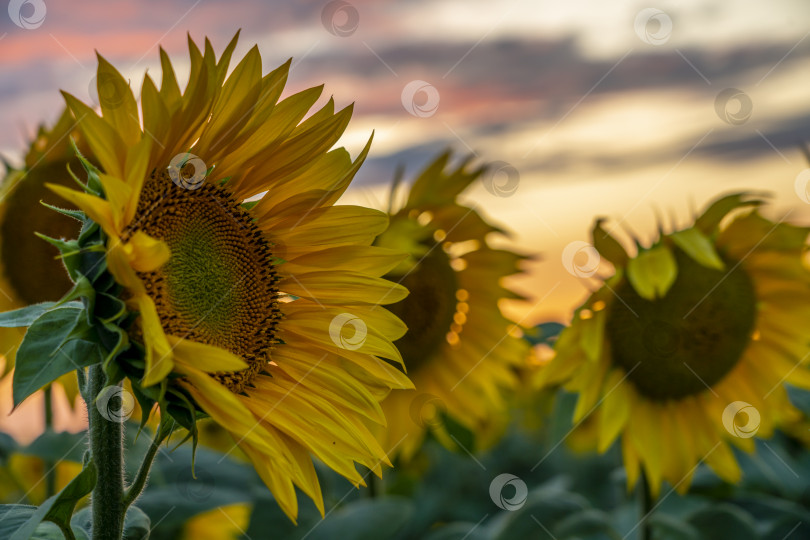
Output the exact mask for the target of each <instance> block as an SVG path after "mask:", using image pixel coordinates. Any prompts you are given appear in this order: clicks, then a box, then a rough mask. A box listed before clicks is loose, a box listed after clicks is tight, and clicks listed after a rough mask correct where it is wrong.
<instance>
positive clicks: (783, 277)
mask: <svg viewBox="0 0 810 540" xmlns="http://www.w3.org/2000/svg"><path fill="white" fill-rule="evenodd" d="M760 204H762V201H760V200H753V199H751V196H750V195H749V194H745V193H743V194H734V195H729V196H726V197H722V198H720V199H718V200H716V201H714V202H713V203H712V204H711V205H710V206H709V207H708V208H707V209H706V210H705V212H703V214H702V215H700V217H698V218H697V219H696V220H695V222H694V224H693V225H692V226H691V227H689V228H687V229H684V230H680V231H677V232H673V233H670V234H662V236H661V237H660V239H659V240H658V241H657V242H655V244H654V245H653V246H652V247H650V248H642V247H641V246H639V247H638V254H637V255H636V256H635V257H632V258H631V257H629V256H628V255H627V253H626V252H625V250H624V249H623V248H622V247H621V245H620V244H619V243H618V242H617V241H616V240H615V239H614V238H613V237H612V236H610V235H609V234H608V233H607V232H605V231H604V229H602V227H601V220H598V221H597V222H596V225H595V227H594V229H593V243H594V246H595V248H596V249H597V250H598V252H599V253H600V254H601V255H602V256H603V257H605V258H606V259H608V260H609V261H610V262H611V263H612V264H613V265H614V267H615V269H616V273H615V275H614V276H612V277H611V278H610V279H607V280H606V281H605V282H604V285H603V287H602V288H600V289H599V290H598V291H596V292H595V293H594V294H593V295H592V296H591V297H590V298H589V299H588V300H587V301H586V302H585V304H584V305H582V306H581V307H580V308H579V309H578V310H577V312H576V314H575V317H574V321H573V323H572V324H571V326H570V327H569V328H567V329H566V330H565V331H564V332H563V333H562V334H561V336H560V338H559V340H558V341H557V344H556V356H555V357H554V358H553V359H552V360H551V361H550V362H549V363H548V365H547V366H546V367H545V368H544V369H542V370H541V372H540V374H539V380H538V381H537V382H538V383H539V384H540V385H541V386H548V385H555V384H559V383H562V382H564V383H565V388H566V389H568V390H570V391H572V392H576V393H578V394H579V397H578V401H577V406H576V409H575V412H574V422H576V423H583V424H584V425H587V426H589V427H588V429H586V432H587V433H588V434H589V436H590V438H591V441H590V447H591V448H594V447H595V448H597V449H598V450H599V451H600V452H604V451H605V450H607V449H608V447H610V446H611V444H612V443H613V442H614V441H615V440H616V438H617V437H619V436H621V447H622V453H623V458H624V464H625V468H626V469H627V481H628V488H629V487H632V486H633V485H634V484H635V483H636V480H637V479H638V477H639V473H640V470H641V467H643V470H644V472H645V473H646V478H647V481H648V483H649V485H650V488H651V490H652V493H653V494H658V493H659V491H660V488H661V482H662V480H666V481H668V482H669V483H670V484H671V485H672V486H674V487H675V488H676V489H677V490H679V491H682V492H683V491H685V490H686V489H687V488H688V487H689V484H690V481H691V478H692V475H693V473H694V471H695V469H696V468H697V465H698V464H699V463H700V462H702V461H705V462H706V464H707V465H708V466H709V467H711V468H712V469H713V470H714V471H715V472H716V473H717V474H718V475H719V476H720V477H721V478H723V479H725V480H726V481H729V482H737V481H738V480H739V478H740V475H741V472H740V468H739V466H738V464H737V461H736V459H735V457H734V454H733V452H732V450H731V448H730V446H729V442H731V443H733V444H735V445H736V446H738V447H740V448H741V449H743V450H746V451H753V449H754V441H753V439H752V438H751V437H753V436H754V434H756V435H758V436H761V437H768V436H770V435H771V433H772V432H773V429H774V426H776V425H778V424H779V423H781V422H784V421H789V420H791V419H795V417H796V416H797V414H798V412H797V411H796V409H794V407H793V406H792V405H791V403H790V401H789V400H788V396H787V392H786V389H785V386H784V383H790V384H793V385H796V386H799V387H802V388H810V370H808V369H807V367H806V365H805V359H806V353H807V342H808V334H807V329H806V324H805V322H806V321H807V320H808V317H810V273H809V272H808V270H807V268H805V266H804V265H803V264H802V255H803V253H804V251H805V240H806V238H807V235H808V230H809V229H807V228H803V227H795V226H792V225H788V224H786V223H782V222H781V221H780V222H776V223H774V222H772V221H769V220H768V219H766V218H764V217H763V216H761V215H760V214H759V212H758V211H757V209H756V207H757V206H759V205H760ZM738 413H742V414H738ZM579 442H580V443H581V442H582V441H581V440H580V441H579Z"/></svg>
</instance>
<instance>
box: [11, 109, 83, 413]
mask: <svg viewBox="0 0 810 540" xmlns="http://www.w3.org/2000/svg"><path fill="white" fill-rule="evenodd" d="M75 128H76V122H75V120H74V119H73V116H72V115H71V114H70V112H69V111H68V110H67V109H65V110H64V111H63V112H62V114H61V115H60V117H59V119H58V120H57V121H56V123H55V124H54V125H53V126H52V127H50V128H47V127H45V126H44V125H43V126H40V127H39V128H38V130H37V134H36V136H35V137H34V138H33V139H32V140H31V142H30V144H29V146H28V150H27V151H26V153H25V157H24V161H23V165H22V167H21V168H20V169H16V168H13V167H11V166H9V165H7V171H6V174H5V177H4V178H3V180H2V183H1V184H0V291H1V292H0V311H8V310H11V309H17V308H21V307H23V306H26V305H29V304H35V303H38V302H45V301H55V300H58V299H59V298H61V297H62V296H63V295H64V294H65V293H66V292H67V291H68V290H70V288H71V286H72V283H71V281H70V278H69V277H68V274H67V272H66V271H65V268H64V266H63V265H62V264H60V263H59V262H58V261H57V260H55V259H57V257H58V256H59V251H58V250H57V249H55V248H54V247H53V246H51V245H49V244H48V243H46V242H43V241H41V240H39V239H37V238H36V237H35V233H44V234H46V235H49V236H52V237H57V238H65V237H74V236H76V235H77V234H78V233H79V228H80V225H79V223H77V221H76V220H75V219H72V218H71V217H69V216H65V215H62V214H59V213H57V212H53V211H51V210H50V209H49V208H47V206H46V205H61V206H64V201H63V200H62V199H61V198H60V197H58V196H57V195H55V194H54V193H53V192H51V191H50V190H49V189H48V188H47V187H46V186H45V184H46V182H52V183H56V184H59V185H63V186H67V185H73V180H72V179H71V176H70V173H69V169H71V168H72V169H76V170H78V169H81V166H80V164H79V160H78V158H77V157H76V153H75V149H77V148H78V149H81V150H82V151H84V150H85V149H86V148H87V146H86V144H85V142H84V140H83V139H82V137H81V135H80V134H79V133H78V132H77V131H76V129H75ZM23 335H24V332H22V329H19V328H0V355H3V356H4V358H5V364H4V368H3V371H2V374H6V373H8V372H9V371H10V370H11V369H12V368H13V367H14V363H15V357H16V352H17V349H18V347H19V346H20V342H21V341H22V338H23ZM59 383H60V385H61V386H62V387H63V388H64V389H65V392H66V394H67V397H68V402H69V403H70V404H71V405H72V404H73V403H74V401H75V398H76V396H77V395H78V387H77V383H76V377H75V376H74V375H73V374H66V375H64V376H62V377H60V379H59Z"/></svg>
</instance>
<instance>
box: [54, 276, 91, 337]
mask: <svg viewBox="0 0 810 540" xmlns="http://www.w3.org/2000/svg"><path fill="white" fill-rule="evenodd" d="M80 299H84V300H85V304H84V305H85V307H86V308H87V309H86V310H85V315H86V319H87V324H88V325H90V326H92V325H93V311H94V309H95V305H96V290H95V289H94V288H93V284H92V283H90V280H88V279H87V278H86V277H84V276H83V275H82V274H81V273H79V274H77V277H76V280H75V281H74V285H73V288H72V289H70V290H69V291H68V292H67V293H66V294H65V296H63V297H62V299H61V300H59V303H58V305H64V304H66V303H68V302H70V301H72V300H80Z"/></svg>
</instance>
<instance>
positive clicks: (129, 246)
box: [124, 231, 171, 272]
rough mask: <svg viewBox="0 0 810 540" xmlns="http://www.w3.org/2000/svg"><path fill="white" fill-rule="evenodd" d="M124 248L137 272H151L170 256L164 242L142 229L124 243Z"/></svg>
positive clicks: (164, 262)
mask: <svg viewBox="0 0 810 540" xmlns="http://www.w3.org/2000/svg"><path fill="white" fill-rule="evenodd" d="M124 249H125V251H126V252H127V253H128V254H129V256H130V265H131V266H132V268H134V269H135V270H136V271H138V272H153V271H155V270H157V269H158V268H160V267H161V266H163V265H164V264H166V262H168V260H169V257H170V256H171V254H170V253H169V246H168V245H166V242H164V241H163V240H158V239H157V238H152V237H151V236H149V235H148V234H146V233H145V232H143V231H138V232H136V233H135V234H133V235H132V238H130V239H129V242H127V243H126V244H124Z"/></svg>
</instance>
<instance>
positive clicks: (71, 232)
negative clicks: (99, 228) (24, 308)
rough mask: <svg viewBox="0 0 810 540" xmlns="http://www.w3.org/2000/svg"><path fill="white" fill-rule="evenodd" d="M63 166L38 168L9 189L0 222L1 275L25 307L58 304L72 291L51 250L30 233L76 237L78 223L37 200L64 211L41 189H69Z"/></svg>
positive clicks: (58, 201)
mask: <svg viewBox="0 0 810 540" xmlns="http://www.w3.org/2000/svg"><path fill="white" fill-rule="evenodd" d="M66 165H67V162H65V161H57V162H54V163H48V164H40V165H37V166H36V167H34V168H32V169H31V170H29V171H28V173H27V174H26V175H25V177H24V178H22V179H21V180H19V181H18V182H17V184H16V185H14V186H12V187H11V188H10V191H9V193H8V194H7V195H6V197H5V200H4V201H2V204H3V206H5V212H4V213H3V217H2V223H0V238H1V239H2V242H0V258H2V271H3V274H4V275H5V276H6V278H7V279H8V282H9V285H11V287H12V289H13V290H12V291H7V293H11V294H13V295H14V296H16V297H17V299H19V300H20V301H21V302H22V303H24V304H36V303H38V302H45V301H48V300H58V299H60V298H61V297H62V296H64V294H65V293H66V292H67V291H69V290H70V287H71V286H72V283H71V281H70V278H68V274H67V271H66V270H65V268H64V267H63V266H62V265H61V264H59V263H58V262H56V263H55V261H54V257H56V256H57V255H59V252H58V251H57V250H56V248H55V247H53V246H51V245H50V244H48V243H46V242H44V241H42V240H40V239H39V238H37V237H35V236H34V232H39V233H42V234H44V235H46V236H51V237H53V238H75V237H76V235H77V234H78V233H79V229H80V225H79V222H78V221H76V220H75V219H72V218H69V217H67V216H64V215H62V214H60V213H58V212H54V211H53V210H50V209H49V208H47V207H45V206H43V205H41V204H40V203H39V201H45V202H47V203H49V204H53V205H56V206H61V207H64V206H65V203H64V200H62V199H60V198H59V196H58V195H55V194H54V193H53V192H52V191H50V190H49V189H47V188H46V187H45V182H51V183H55V184H61V185H65V186H67V185H71V186H72V185H73V181H72V180H71V178H70V176H69V175H68V173H67V170H66V168H65V167H66Z"/></svg>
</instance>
